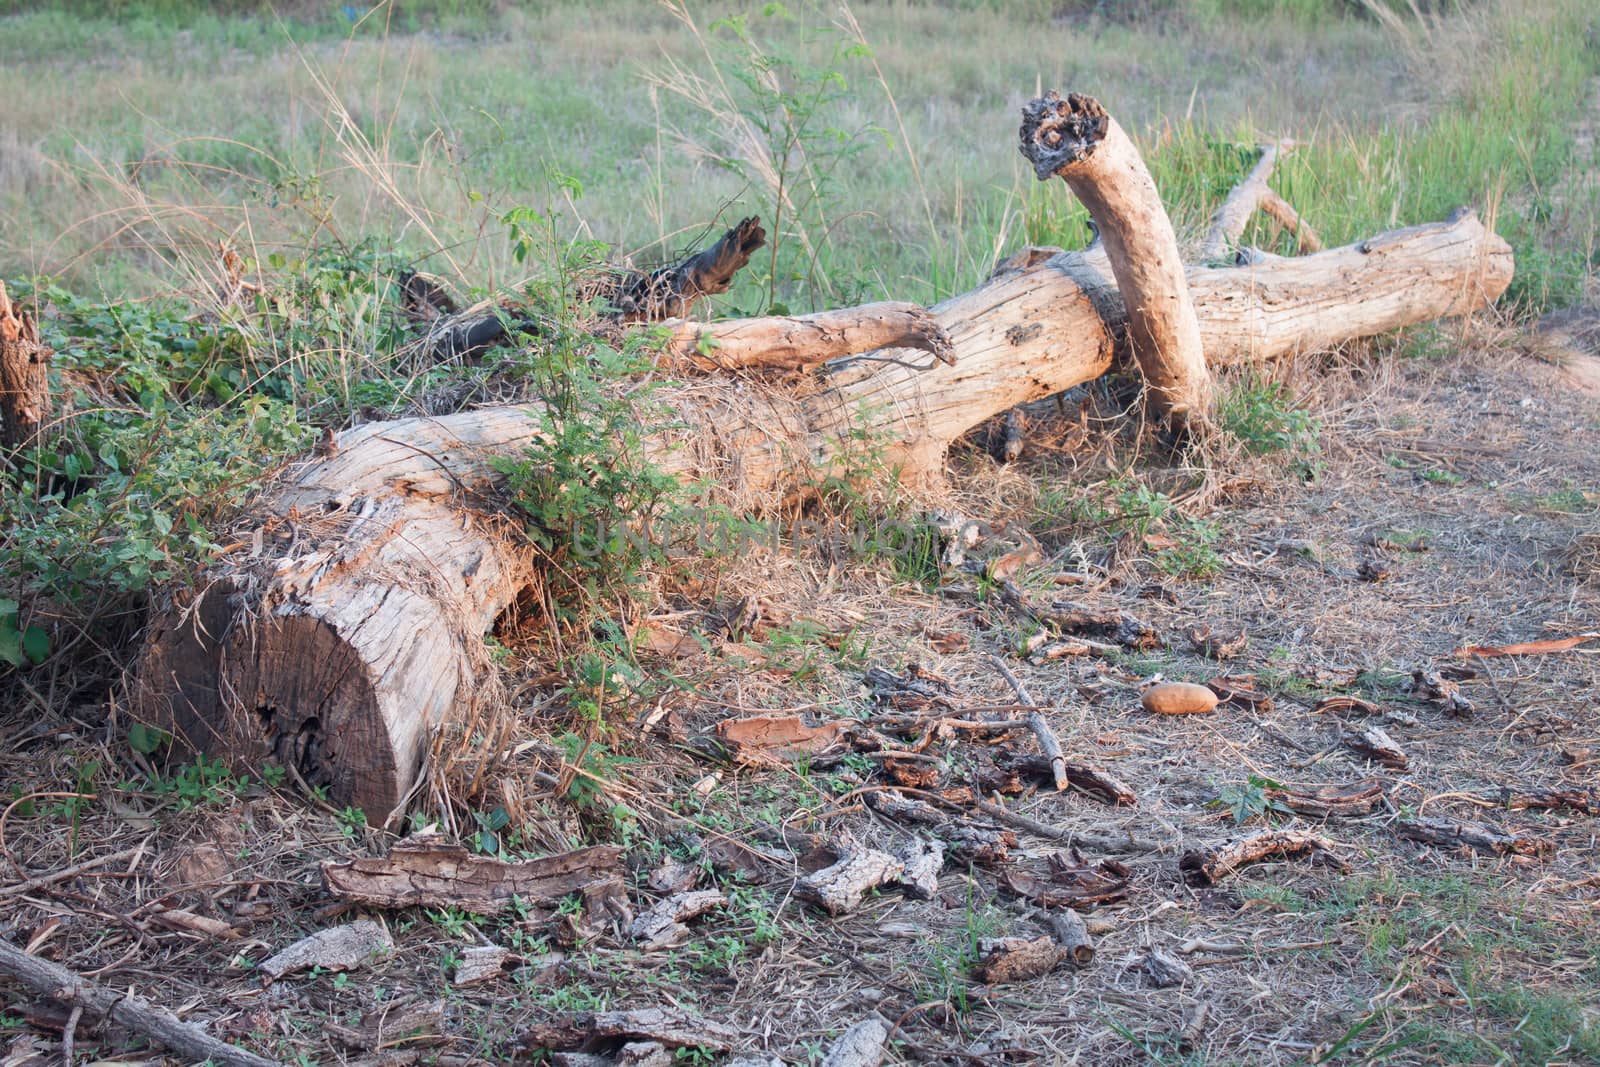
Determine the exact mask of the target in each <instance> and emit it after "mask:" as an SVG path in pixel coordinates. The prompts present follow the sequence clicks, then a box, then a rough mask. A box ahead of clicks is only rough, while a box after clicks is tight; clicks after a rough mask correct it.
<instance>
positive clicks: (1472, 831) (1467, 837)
mask: <svg viewBox="0 0 1600 1067" xmlns="http://www.w3.org/2000/svg"><path fill="white" fill-rule="evenodd" d="M1394 832H1395V835H1396V836H1398V837H1401V838H1403V839H1405V840H1407V841H1420V842H1421V843H1423V844H1425V845H1433V846H1434V847H1436V848H1470V849H1474V850H1476V851H1478V852H1486V853H1488V854H1490V855H1494V856H1505V855H1511V854H1516V855H1519V856H1539V855H1543V854H1545V853H1548V852H1553V851H1554V850H1555V845H1554V844H1552V843H1551V842H1550V841H1548V840H1546V839H1544V838H1541V837H1534V836H1533V835H1531V834H1524V833H1518V832H1516V831H1514V830H1505V829H1502V828H1500V827H1498V826H1491V825H1489V824H1488V823H1483V822H1467V821H1465V820H1458V819H1401V820H1400V821H1398V822H1396V823H1395V824H1394Z"/></svg>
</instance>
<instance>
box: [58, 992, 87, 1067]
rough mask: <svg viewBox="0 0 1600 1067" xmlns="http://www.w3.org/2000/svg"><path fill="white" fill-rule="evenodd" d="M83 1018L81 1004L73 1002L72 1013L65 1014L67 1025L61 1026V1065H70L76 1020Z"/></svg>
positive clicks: (76, 1031)
mask: <svg viewBox="0 0 1600 1067" xmlns="http://www.w3.org/2000/svg"><path fill="white" fill-rule="evenodd" d="M81 1018H83V1005H82V1004H74V1005H73V1006H72V1014H70V1015H68V1016H67V1025H65V1026H63V1027H62V1028H61V1063H62V1065H63V1067H72V1058H73V1057H72V1044H73V1042H74V1041H76V1040H77V1038H78V1020H79V1019H81Z"/></svg>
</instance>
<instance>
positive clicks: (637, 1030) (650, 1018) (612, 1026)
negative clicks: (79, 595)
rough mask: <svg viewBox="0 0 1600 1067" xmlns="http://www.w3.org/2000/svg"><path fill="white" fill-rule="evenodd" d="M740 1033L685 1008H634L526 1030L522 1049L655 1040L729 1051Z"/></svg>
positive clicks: (579, 1048)
mask: <svg viewBox="0 0 1600 1067" xmlns="http://www.w3.org/2000/svg"><path fill="white" fill-rule="evenodd" d="M738 1039H739V1031H738V1030H736V1029H735V1028H733V1027H731V1026H728V1025H727V1024H725V1023H719V1022H716V1021H714V1020H711V1019H706V1018H703V1017H702V1016H699V1015H696V1014H694V1013H693V1012H690V1011H686V1010H684V1009H683V1008H678V1007H669V1008H630V1009H627V1010H624V1011H602V1012H584V1013H581V1014H579V1015H576V1016H574V1017H573V1018H572V1019H571V1020H570V1021H568V1022H562V1023H547V1024H544V1025H540V1026H533V1027H530V1028H528V1029H527V1030H525V1031H523V1033H522V1035H521V1037H520V1038H519V1039H518V1044H519V1045H520V1046H521V1047H522V1048H524V1049H527V1050H528V1051H530V1052H533V1051H551V1052H557V1051H575V1052H596V1051H599V1050H602V1049H610V1048H615V1047H618V1046H620V1045H624V1044H629V1043H633V1042H645V1041H654V1042H657V1043H659V1044H662V1045H665V1046H666V1047H668V1048H674V1049H678V1048H705V1049H710V1050H711V1051H713V1052H727V1051H728V1050H729V1049H731V1048H732V1047H733V1043H734V1042H735V1041H737V1040H738Z"/></svg>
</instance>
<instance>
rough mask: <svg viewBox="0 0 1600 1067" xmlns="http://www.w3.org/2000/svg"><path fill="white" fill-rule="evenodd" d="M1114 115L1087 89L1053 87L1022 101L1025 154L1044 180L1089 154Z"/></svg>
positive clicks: (1103, 134) (1096, 146)
mask: <svg viewBox="0 0 1600 1067" xmlns="http://www.w3.org/2000/svg"><path fill="white" fill-rule="evenodd" d="M1110 122H1111V116H1110V115H1108V114H1107V113H1106V109H1105V108H1104V107H1102V106H1101V105H1100V101H1098V100H1096V99H1095V98H1094V97H1092V96H1086V95H1084V94H1083V93H1068V94H1067V95H1066V98H1065V99H1063V98H1062V96H1061V94H1060V93H1058V92H1056V91H1055V90H1054V89H1051V90H1050V91H1049V92H1047V93H1045V94H1044V95H1043V96H1041V97H1039V98H1038V99H1036V100H1030V101H1028V103H1026V104H1024V105H1022V129H1021V130H1020V131H1019V133H1018V135H1019V136H1020V137H1021V139H1022V154H1023V155H1024V156H1026V157H1027V159H1028V162H1030V163H1032V164H1033V172H1034V174H1035V175H1036V176H1037V177H1038V179H1039V180H1040V181H1046V180H1048V179H1049V178H1050V176H1051V175H1053V174H1056V173H1058V172H1060V171H1061V170H1062V169H1063V168H1064V167H1069V166H1071V165H1072V164H1074V163H1077V162H1079V161H1081V160H1084V159H1087V158H1089V156H1091V155H1093V154H1094V150H1095V149H1096V148H1098V147H1099V146H1100V143H1101V142H1102V141H1103V140H1105V136H1106V130H1107V128H1108V127H1109V126H1110Z"/></svg>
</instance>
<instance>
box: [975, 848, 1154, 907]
mask: <svg viewBox="0 0 1600 1067" xmlns="http://www.w3.org/2000/svg"><path fill="white" fill-rule="evenodd" d="M1047 863H1048V866H1049V873H1048V874H1047V875H1045V876H1043V877H1041V876H1039V875H1036V874H1033V873H1030V872H1029V871H1026V870H1023V869H1022V868H1020V867H1007V868H1006V869H1005V870H1004V871H1003V872H1001V875H1000V880H1001V882H1002V883H1003V884H1004V885H1005V887H1006V888H1007V889H1009V890H1011V891H1012V892H1013V893H1015V894H1017V895H1018V896H1020V897H1024V898H1026V899H1027V900H1029V901H1031V902H1033V903H1034V904H1037V905H1039V906H1040V907H1043V908H1047V909H1052V910H1058V909H1061V908H1092V907H1095V906H1097V905H1101V904H1114V903H1116V902H1118V901H1121V900H1126V899H1127V898H1128V886H1129V884H1130V883H1131V882H1132V880H1133V872H1132V871H1130V870H1129V869H1128V868H1127V867H1126V866H1125V865H1124V864H1121V863H1118V862H1117V861H1116V860H1109V859H1108V860H1101V861H1100V862H1099V863H1086V862H1084V859H1083V856H1082V855H1081V854H1080V853H1078V852H1076V851H1074V852H1072V853H1071V854H1070V855H1069V854H1067V853H1061V852H1056V853H1053V854H1051V856H1050V857H1049V859H1048V860H1047Z"/></svg>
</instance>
